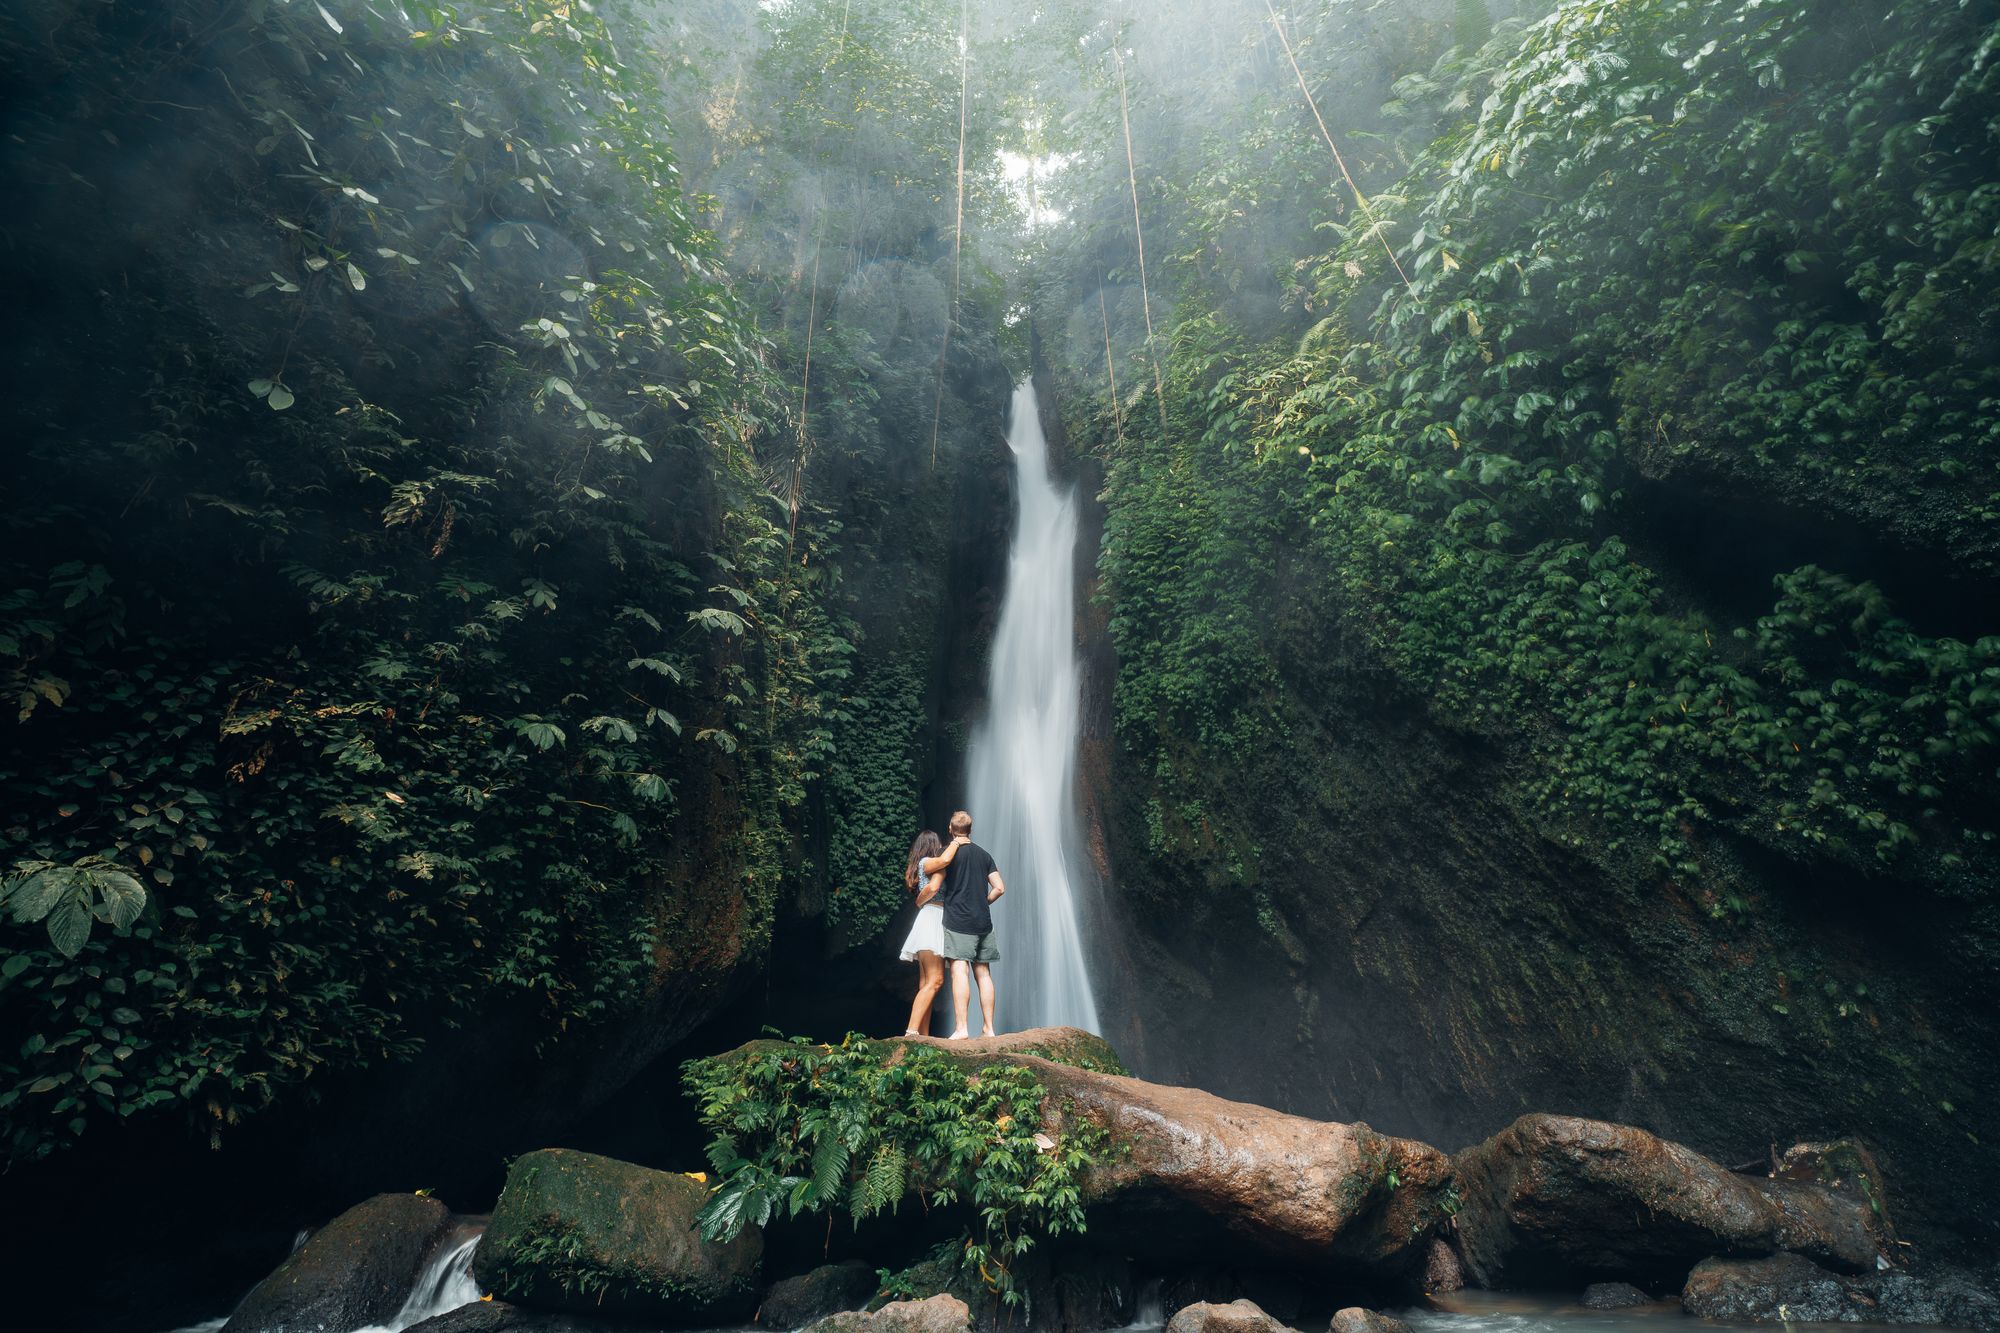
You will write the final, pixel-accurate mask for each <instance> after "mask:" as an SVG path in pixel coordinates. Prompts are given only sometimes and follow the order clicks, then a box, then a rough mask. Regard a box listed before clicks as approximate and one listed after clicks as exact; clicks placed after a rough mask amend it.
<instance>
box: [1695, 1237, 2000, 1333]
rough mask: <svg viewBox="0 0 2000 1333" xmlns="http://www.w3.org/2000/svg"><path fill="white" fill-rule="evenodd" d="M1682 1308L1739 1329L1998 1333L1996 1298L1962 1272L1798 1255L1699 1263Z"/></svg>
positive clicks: (1999, 1311) (1999, 1318) (1999, 1308)
mask: <svg viewBox="0 0 2000 1333" xmlns="http://www.w3.org/2000/svg"><path fill="white" fill-rule="evenodd" d="M1681 1308H1682V1309H1684V1310H1686V1311H1687V1313H1689V1314H1691V1315H1696V1316H1698V1317H1700V1318H1704V1319H1724V1320H1734V1321H1736V1322H1739V1323H1744V1322H1748V1323H1769V1322H1783V1323H1795V1324H1796V1323H1821V1324H1830V1323H1865V1324H1936V1325H1943V1326H1948V1327H1957V1328H1980V1329H1994V1328H2000V1299H1996V1298H1995V1297H1994V1294H1993V1293H1992V1292H1991V1291H1989V1290H1986V1289H1985V1288H1984V1287H1982V1286H1980V1285H1979V1284H1978V1283H1976V1282H1974V1281H1973V1280H1971V1279H1970V1278H1968V1277H1966V1276H1965V1275H1963V1274H1954V1273H1946V1274H1941V1275H1931V1274H1915V1273H1904V1272H1897V1271H1893V1270H1892V1271H1889V1272H1883V1273H1871V1274H1860V1275H1843V1274H1840V1273H1831V1272H1828V1271H1827V1270H1826V1269H1824V1268H1821V1267H1820V1266H1819V1265H1818V1264H1815V1263H1813V1262H1812V1261H1811V1260H1809V1259H1804V1258H1801V1257H1800V1256H1798V1255H1796V1254H1780V1255H1775V1256H1773V1257H1771V1258H1768V1259H1705V1260H1703V1261H1702V1262H1701V1263H1699V1264H1697V1265H1695V1268H1694V1271H1693V1272H1691V1273H1689V1274H1688V1280H1687V1285H1686V1287H1684V1288H1683V1289H1682V1291H1681Z"/></svg>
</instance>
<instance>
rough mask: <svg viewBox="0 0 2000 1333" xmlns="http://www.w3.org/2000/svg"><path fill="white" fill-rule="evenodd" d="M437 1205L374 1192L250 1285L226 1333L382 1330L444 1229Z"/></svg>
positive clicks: (446, 1219) (446, 1217)
mask: <svg viewBox="0 0 2000 1333" xmlns="http://www.w3.org/2000/svg"><path fill="white" fill-rule="evenodd" d="M450 1221H451V1213H450V1210H448V1209H447V1208H446V1207H445V1206H444V1204H442V1203H440V1202H439V1201H438V1200H436V1199H430V1198H425V1197H423V1196H421V1195H416V1194H378V1195H376V1196H375V1197H374V1198H372V1199H368V1200H366V1201H364V1202H362V1203H358V1204H356V1205H355V1206H354V1207H352V1208H350V1209H348V1210H347V1211H346V1212H344V1213H342V1214H341V1215H340V1216H339V1217H336V1218H334V1219H333V1221H331V1222H329V1223H327V1224H326V1225H325V1226H323V1227H321V1228H320V1229H319V1230H318V1231H315V1232H314V1233H313V1234H312V1237H311V1238H310V1239H309V1240H307V1241H306V1243H305V1244H304V1245H301V1246H300V1247H299V1248H298V1250H297V1251H296V1252H294V1253H293V1254H292V1256H291V1257H290V1258H288V1259H286V1260H285V1262H284V1263H282V1264H280V1265H279V1266H278V1269H277V1271H276V1272H274V1273H272V1274H271V1275H270V1276H269V1277H267V1278H265V1279H264V1280H263V1281H262V1282H259V1283H258V1284H257V1285H256V1286H255V1287H253V1288H252V1289H251V1291H250V1294H249V1295H248V1296H245V1297H244V1298H243V1302H242V1304H240V1305H238V1306H237V1307H236V1312H235V1313H234V1314H232V1315H231V1316H230V1317H229V1323H228V1324H227V1325H226V1326H225V1327H226V1329H227V1333H274V1331H275V1330H280V1329H287V1328H296V1329H305V1328H314V1329H334V1330H339V1329H350V1328H365V1327H367V1326H369V1325H373V1324H384V1323H387V1322H388V1321H389V1318H390V1317H391V1316H392V1315H394V1314H395V1313H396V1311H398V1310H400V1309H401V1308H402V1306H403V1301H404V1299H405V1298H406V1297H407V1296H408V1295H409V1294H410V1288H411V1287H413V1286H415V1285H416V1281H417V1275H418V1273H420V1272H421V1271H422V1270H423V1266H424V1260H425V1259H426V1258H427V1257H429V1255H430V1254H431V1252H432V1251H433V1250H434V1249H435V1247H436V1246H437V1243H438V1241H439V1240H440V1238H442V1237H443V1235H444V1233H445V1228H446V1227H447V1226H448V1225H449V1224H450Z"/></svg>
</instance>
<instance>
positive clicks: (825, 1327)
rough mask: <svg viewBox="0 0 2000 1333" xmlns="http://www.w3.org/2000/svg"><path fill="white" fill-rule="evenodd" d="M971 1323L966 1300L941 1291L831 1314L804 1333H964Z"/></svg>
mask: <svg viewBox="0 0 2000 1333" xmlns="http://www.w3.org/2000/svg"><path fill="white" fill-rule="evenodd" d="M971 1323H972V1311H971V1310H970V1309H968V1308H967V1307H966V1304H965V1302H964V1301H962V1300H960V1299H959V1298H958V1297H956V1296H950V1295H946V1294H944V1293H942V1292H941V1293H939V1294H938V1295H936V1296H930V1297H926V1298H925V1299H923V1300H921V1301H891V1302H889V1304H887V1305H885V1306H883V1307H882V1308H881V1309H879V1310H874V1311H869V1312H863V1311H859V1310H855V1311H849V1312H847V1313H845V1314H832V1315H828V1316H827V1317H826V1318H824V1319H821V1320H819V1321H818V1322H817V1323H813V1324H809V1325H807V1326H806V1330H805V1333H965V1330H966V1329H967V1327H969V1326H970V1325H971Z"/></svg>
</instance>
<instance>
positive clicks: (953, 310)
mask: <svg viewBox="0 0 2000 1333" xmlns="http://www.w3.org/2000/svg"><path fill="white" fill-rule="evenodd" d="M969 6H970V0H958V213H957V216H956V217H954V218H953V219H952V224H951V306H950V307H949V308H948V309H947V310H946V311H945V312H944V346H943V347H940V348H939V349H938V385H937V401H936V402H935V403H934V404H933V405H932V407H931V470H932V471H933V472H935V471H936V470H937V454H938V428H939V426H941V425H942V424H943V422H944V365H945V358H946V357H947V356H948V355H949V354H950V352H951V326H952V323H953V322H954V321H955V320H957V318H958V255H959V244H960V242H961V241H962V240H963V239H964V236H965V62H966V57H967V56H969V55H971V53H972V43H971V40H970V38H971V34H972V25H971V21H970V8H969Z"/></svg>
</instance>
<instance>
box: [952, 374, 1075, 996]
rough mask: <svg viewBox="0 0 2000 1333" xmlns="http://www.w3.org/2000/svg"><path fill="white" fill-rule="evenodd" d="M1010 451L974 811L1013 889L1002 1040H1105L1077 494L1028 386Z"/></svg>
mask: <svg viewBox="0 0 2000 1333" xmlns="http://www.w3.org/2000/svg"><path fill="white" fill-rule="evenodd" d="M1007 446H1008V448H1010V449H1012V450H1013V452H1014V479H1015V480H1014V492H1015V504H1016V511H1015V523H1014V541H1013V549H1012V552H1011V554H1010V555H1009V557H1008V562H1007V592H1006V596H1005V597H1004V598H1003V599H1002V600H1001V603H1000V623H999V626H998V627H997V629H996V630H995V632H994V636H993V660H992V674H991V677H990V679H989V681H988V687H987V699H988V712H987V715H986V718H985V720H984V721H983V722H982V723H980V725H979V727H978V729H977V730H976V731H975V732H974V733H973V738H972V753H971V757H970V761H969V763H968V773H967V789H968V799H967V804H966V808H967V809H968V810H970V811H971V812H972V821H973V822H972V836H973V839H974V840H975V841H976V842H978V843H979V844H980V845H981V846H983V847H985V848H986V850H987V851H989V852H991V853H992V854H993V859H994V860H995V861H996V862H998V863H999V866H1000V875H1001V877H1002V878H1003V879H1004V880H1005V881H1006V883H1007V896H1006V897H1004V898H1002V899H1001V900H1000V902H999V903H998V904H997V905H996V907H995V908H994V918H993V923H994V930H995V933H996V935H997V937H998V940H999V945H1000V961H999V963H997V964H996V965H995V966H994V969H993V977H994V984H995V985H996V987H997V988H998V990H999V1006H998V1013H997V1015H996V1022H997V1023H998V1025H999V1027H1000V1028H1001V1029H1002V1030H1020V1029H1024V1028H1031V1027H1044V1026H1047V1025H1050V1024H1056V1023H1066V1024H1069V1025H1071V1026H1074V1027H1080V1028H1085V1029H1088V1030H1089V1031H1092V1032H1095V1031H1096V1030H1097V1001H1096V999H1095V998H1094V997H1093V996H1092V994H1091V986H1090V975H1089V973H1088V971H1087V970H1086V968H1085V966H1084V950H1083V935H1082V930H1081V926H1080V921H1079V914H1078V903H1077V896H1078V893H1079V892H1080V890H1081V886H1082V885H1084V884H1087V883H1089V882H1090V879H1089V872H1088V870H1087V869H1084V867H1083V861H1082V859H1081V856H1080V854H1079V851H1080V847H1081V843H1082V839H1081V836H1080V834H1079V831H1078V828H1077V817H1076V812H1077V807H1076V740H1077V721H1078V714H1079V712H1080V709H1081V701H1080V699H1079V686H1078V672H1077V663H1076V643H1075V638H1076V627H1075V621H1074V616H1073V610H1074V601H1075V580H1076V489H1075V487H1073V486H1063V487H1058V486H1057V485H1056V482H1055V479H1054V478H1053V477H1051V476H1050V475H1049V445H1048V441H1047V439H1045V438H1044V437H1043V435H1042V419H1041V413H1040V411H1039V409H1038V406H1037V404H1036V401H1035V390H1034V386H1033V385H1032V384H1030V383H1028V382H1026V381H1024V382H1022V383H1021V384H1020V385H1019V386H1017V387H1016V388H1015V390H1014V403H1013V409H1012V414H1011V416H1010V418H1009V420H1008V423H1007ZM974 1023H975V1025H976V1023H977V1019H976V1018H975V1020H974Z"/></svg>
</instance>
